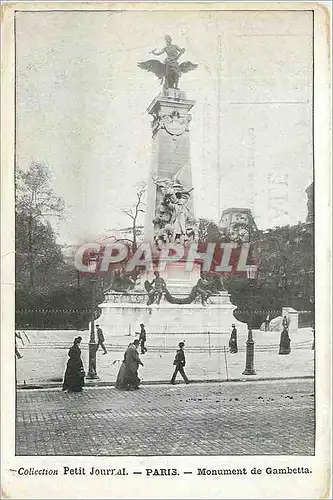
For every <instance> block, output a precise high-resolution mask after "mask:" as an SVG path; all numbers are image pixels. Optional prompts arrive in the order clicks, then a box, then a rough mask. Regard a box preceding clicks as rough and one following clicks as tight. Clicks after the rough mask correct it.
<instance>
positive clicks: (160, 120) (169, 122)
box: [152, 111, 192, 136]
mask: <svg viewBox="0 0 333 500" xmlns="http://www.w3.org/2000/svg"><path fill="white" fill-rule="evenodd" d="M191 119H192V117H191V115H189V114H185V115H182V114H180V113H179V112H178V111H173V112H172V113H171V114H164V115H155V117H154V119H153V122H152V131H153V136H154V135H156V133H157V132H158V130H160V129H165V130H166V131H167V132H168V133H169V134H171V135H176V136H178V135H182V134H183V133H184V132H188V131H189V124H190V121H191Z"/></svg>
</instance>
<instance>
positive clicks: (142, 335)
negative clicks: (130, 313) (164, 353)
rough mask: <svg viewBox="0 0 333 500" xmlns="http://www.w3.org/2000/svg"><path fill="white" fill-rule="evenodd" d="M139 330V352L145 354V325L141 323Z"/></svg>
mask: <svg viewBox="0 0 333 500" xmlns="http://www.w3.org/2000/svg"><path fill="white" fill-rule="evenodd" d="M140 327H141V331H140V335H139V342H140V348H141V354H145V353H146V352H147V348H146V346H145V343H146V340H147V333H146V329H145V325H144V324H143V323H141V325H140Z"/></svg>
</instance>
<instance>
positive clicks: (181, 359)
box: [170, 342, 190, 384]
mask: <svg viewBox="0 0 333 500" xmlns="http://www.w3.org/2000/svg"><path fill="white" fill-rule="evenodd" d="M184 345H185V342H179V344H178V346H179V349H178V350H177V352H176V356H175V360H174V362H173V364H174V365H175V367H176V368H175V371H174V372H173V375H172V378H171V381H170V384H174V383H175V380H176V377H177V373H178V372H179V373H180V374H181V376H182V377H183V379H184V381H185V384H189V383H190V381H189V379H188V378H187V376H186V374H185V372H184V366H185V353H184Z"/></svg>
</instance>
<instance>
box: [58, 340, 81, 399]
mask: <svg viewBox="0 0 333 500" xmlns="http://www.w3.org/2000/svg"><path fill="white" fill-rule="evenodd" d="M81 340H82V337H76V338H75V339H74V343H73V345H72V347H71V348H70V350H69V351H68V356H69V360H68V361H67V367H66V372H65V376H64V382H63V385H62V390H63V391H66V390H67V392H81V391H82V388H83V386H84V377H85V373H84V368H83V363H82V359H81V349H80V343H81Z"/></svg>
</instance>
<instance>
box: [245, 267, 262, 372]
mask: <svg viewBox="0 0 333 500" xmlns="http://www.w3.org/2000/svg"><path fill="white" fill-rule="evenodd" d="M246 268H247V269H246V272H247V277H248V279H250V280H251V281H250V283H252V280H254V279H255V277H256V273H257V269H258V268H257V266H246ZM243 375H256V371H255V369H254V341H253V337H252V312H250V315H249V319H248V323H247V341H246V362H245V370H244V371H243Z"/></svg>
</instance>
